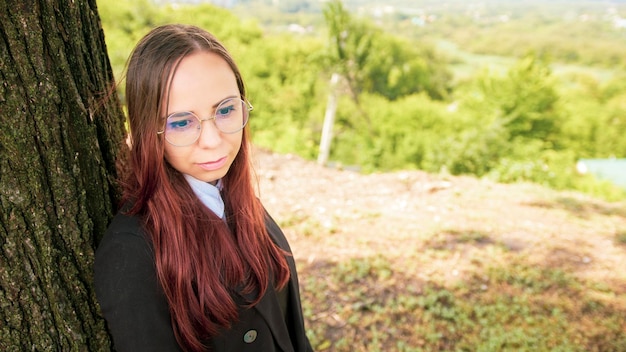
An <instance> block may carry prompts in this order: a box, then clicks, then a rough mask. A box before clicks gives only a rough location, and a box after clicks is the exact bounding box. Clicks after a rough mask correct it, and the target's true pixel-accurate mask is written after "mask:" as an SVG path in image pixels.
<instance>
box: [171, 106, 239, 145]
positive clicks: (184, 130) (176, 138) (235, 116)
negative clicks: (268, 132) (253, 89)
mask: <svg viewBox="0 0 626 352" xmlns="http://www.w3.org/2000/svg"><path fill="white" fill-rule="evenodd" d="M213 119H214V120H215V126H216V127H217V129H218V130H220V131H221V132H223V133H236V132H239V131H241V129H243V127H244V126H245V125H246V123H247V122H248V106H247V105H246V103H245V102H244V101H243V100H241V99H228V100H224V101H223V102H221V103H220V104H219V105H218V106H217V108H216V109H215V115H214V118H213ZM201 131H202V123H201V120H200V118H199V117H198V116H196V115H195V114H194V113H192V112H189V111H183V112H176V113H173V114H171V115H169V116H168V117H167V121H166V123H165V139H167V141H168V142H170V143H171V144H173V145H176V146H186V145H190V144H192V143H193V142H195V141H196V140H197V139H198V137H200V132H201Z"/></svg>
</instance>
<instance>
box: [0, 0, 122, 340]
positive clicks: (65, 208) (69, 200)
mask: <svg viewBox="0 0 626 352" xmlns="http://www.w3.org/2000/svg"><path fill="white" fill-rule="evenodd" d="M113 81H114V80H113V74H112V71H111V68H110V63H109V59H108V56H107V53H106V46H105V42H104V34H103V31H102V27H101V24H100V18H99V17H98V14H97V8H96V3H95V0H75V1H71V0H49V1H45V0H39V1H34V0H3V1H1V2H0V121H1V124H0V207H1V208H2V215H1V217H0V350H2V351H100V350H109V349H110V339H109V336H108V334H107V331H106V328H105V323H104V320H103V319H102V318H101V317H100V315H99V308H98V305H97V303H96V300H95V294H94V290H93V287H92V265H93V258H94V248H95V246H96V244H97V243H98V241H99V240H100V236H101V235H102V234H103V233H104V231H105V229H106V226H107V224H108V223H109V221H110V219H111V218H112V216H113V214H114V212H115V211H116V199H117V194H118V192H117V189H116V186H115V181H114V180H115V179H116V176H117V172H116V160H117V159H118V156H120V155H122V154H121V153H122V151H123V150H124V149H123V139H124V135H125V132H124V117H123V113H122V110H121V108H120V104H119V101H118V99H117V96H116V95H115V92H114V87H113Z"/></svg>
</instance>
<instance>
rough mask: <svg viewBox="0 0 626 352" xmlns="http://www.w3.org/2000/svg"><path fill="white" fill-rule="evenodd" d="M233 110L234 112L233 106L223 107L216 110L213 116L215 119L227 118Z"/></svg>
mask: <svg viewBox="0 0 626 352" xmlns="http://www.w3.org/2000/svg"><path fill="white" fill-rule="evenodd" d="M234 110H235V107H234V106H233V105H229V106H223V107H220V108H219V109H217V111H216V112H215V116H216V117H228V115H230V113H231V112H233V111H234Z"/></svg>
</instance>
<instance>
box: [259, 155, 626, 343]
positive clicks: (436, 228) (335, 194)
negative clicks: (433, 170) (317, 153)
mask: <svg viewBox="0 0 626 352" xmlns="http://www.w3.org/2000/svg"><path fill="white" fill-rule="evenodd" d="M255 160H256V165H255V168H256V171H257V175H258V178H259V186H260V196H261V199H262V201H263V203H264V204H265V206H266V208H267V209H268V211H269V212H270V214H272V216H273V217H274V218H275V219H276V220H277V222H278V223H279V224H280V225H281V226H282V228H283V230H284V231H285V234H286V235H287V237H288V238H289V240H290V243H291V246H292V249H293V254H294V256H295V258H296V260H297V262H298V264H299V269H300V281H301V282H303V287H302V290H303V295H304V298H305V300H309V302H308V303H307V302H305V306H306V307H305V308H306V309H308V310H310V311H309V312H308V313H307V314H308V324H309V325H310V326H311V325H312V329H313V330H314V331H315V333H312V334H313V335H314V339H315V340H316V341H317V342H316V343H317V348H318V349H325V348H330V349H331V350H342V349H341V348H337V343H340V342H341V341H342V340H341V339H343V338H345V336H346V334H353V335H355V336H366V335H365V334H363V335H361V333H363V331H360V332H359V329H365V330H368V329H371V327H366V326H360V325H359V323H358V322H350V317H353V319H357V320H358V319H362V316H361V315H358V317H357V318H354V317H355V315H354V314H357V313H355V312H353V311H352V310H351V309H349V310H350V312H347V311H346V309H347V308H345V307H346V306H345V304H351V305H353V304H357V303H356V301H358V300H361V299H362V300H365V301H368V300H369V301H370V302H371V301H372V300H373V301H377V300H381V299H384V298H383V297H382V296H389V295H395V294H397V293H393V292H389V290H404V291H405V293H407V292H409V293H411V294H412V295H416V296H419V295H420V294H423V293H424V287H426V286H428V285H437V287H440V288H446V287H450V288H453V287H458V285H459V283H461V284H464V285H465V286H469V287H471V286H472V285H476V284H477V283H479V285H478V286H480V290H479V291H481V292H489V290H491V289H495V290H498V289H502V287H503V286H502V283H496V282H495V281H497V280H496V279H494V278H493V277H492V276H490V275H491V274H490V273H492V272H493V268H502V267H504V268H505V269H503V270H505V271H507V274H506V275H507V277H508V278H512V279H511V280H516V277H519V276H520V275H528V272H529V271H528V270H532V269H531V268H540V269H541V270H543V271H541V273H545V272H550V273H554V272H558V273H563V275H567V277H571V278H572V280H576V282H583V283H585V284H584V285H585V287H596V286H597V287H602V289H597V290H595V291H594V292H588V290H587V289H586V288H585V287H584V288H582V289H581V291H580V292H579V294H584V295H585V296H586V297H587V295H591V296H589V297H594V298H593V299H594V300H595V299H598V300H600V301H601V302H605V303H606V304H607V305H608V306H609V307H610V308H611V309H612V310H614V311H615V310H616V313H615V314H618V315H620V314H621V316H622V317H623V316H624V314H626V270H624V269H623V268H626V202H621V203H607V202H604V201H600V200H596V199H593V198H590V197H587V196H585V195H581V194H577V193H571V192H556V191H553V190H550V189H547V188H543V187H540V186H537V185H532V184H514V185H505V184H498V183H493V182H490V181H486V180H478V179H475V178H471V177H451V176H449V177H444V176H439V175H433V174H427V173H424V172H420V171H405V172H394V173H380V174H370V175H363V174H359V173H355V172H351V171H342V170H336V169H329V168H324V167H320V166H318V165H317V164H315V163H312V162H309V161H305V160H303V159H301V158H299V157H296V156H289V155H278V154H273V153H269V152H265V151H261V150H256V151H255ZM346 263H348V264H346ZM350 263H351V264H350ZM513 263H516V264H513ZM519 268H525V269H523V272H518V271H520V270H522V269H519ZM538 270H539V269H538ZM333 273H334V274H337V275H339V277H338V278H335V279H332V278H330V277H329V275H333ZM351 275H352V276H351ZM370 276H373V278H371V277H370ZM393 278H395V279H394V280H395V281H394V280H392V279H393ZM535 279H537V280H542V278H541V275H539V276H537V277H535ZM389 280H392V281H389ZM507 280H509V279H507ZM331 281H332V282H331ZM399 281H403V282H402V283H400V282H399ZM408 282H410V284H407V283H408ZM507 282H508V281H507ZM385 285H387V286H386V287H385ZM492 286H493V287H492ZM569 289H570V288H569V287H564V288H563V290H562V292H559V291H558V290H557V291H556V292H552V293H551V295H552V296H562V295H565V296H567V295H568V293H567V290H569ZM318 290H322V291H326V292H323V293H322V294H321V295H320V292H314V291H318ZM347 290H365V291H362V292H361V291H360V292H361V295H360V296H358V297H356V296H355V297H352V298H349V299H348V298H345V296H342V293H345V292H346V291H347ZM542 292H543V291H542ZM496 293H497V292H496ZM496 293H494V294H496ZM546 294H547V293H546ZM342 297H344V298H342ZM329 299H330V300H332V299H335V300H339V301H341V300H344V302H339V303H341V304H337V302H335V303H334V304H331V303H329V302H324V300H329ZM481 299H482V298H481ZM572 304H574V303H572ZM381 309H383V310H384V309H386V308H384V307H383V308H381ZM390 309H391V308H390ZM403 309H404V308H403ZM581 309H582V308H581ZM405 310H406V309H405ZM581 312H582V310H581ZM358 314H362V313H358ZM407 314H408V313H407ZM410 314H417V313H416V312H415V311H414V312H413V313H410ZM410 314H409V315H410ZM420 314H421V313H420ZM577 314H578V313H577ZM580 314H583V313H580ZM402 319H409V321H412V320H411V319H414V318H411V317H404V316H403V318H402ZM600 319H601V318H600ZM618 320H619V319H618ZM413 323H415V324H418V323H416V322H413ZM594 324H596V325H597V322H596V323H594ZM383 325H384V324H383ZM329 326H330V327H334V330H333V329H329ZM381 329H383V330H381V331H383V332H384V328H381ZM564 329H565V328H564ZM567 329H569V327H568V328H567ZM576 329H580V330H583V331H584V330H585V329H586V328H585V327H576ZM616 329H617V330H616V331H617V333H618V334H621V336H620V338H621V339H622V340H620V341H622V342H623V343H626V338H625V337H624V336H625V335H626V323H624V322H622V325H621V327H616ZM333 331H335V332H334V333H333ZM337 331H342V332H341V333H340V334H339V333H337ZM350 331H352V332H350ZM368 331H369V330H368ZM393 331H395V332H393ZM393 331H391V332H388V334H392V335H393V334H398V333H399V332H398V331H396V330H393ZM401 331H403V330H401ZM620 331H621V332H620ZM378 333H379V335H377V336H378V337H377V339H378V340H377V341H379V345H377V346H378V348H380V349H382V350H399V349H398V347H397V346H394V347H390V345H389V343H392V342H391V341H396V340H397V337H398V336H396V337H393V336H392V335H390V336H387V338H381V336H383V337H384V336H386V335H385V334H384V333H381V332H380V331H379V332H378ZM405 333H406V334H407V336H406V338H407V341H409V342H410V343H412V344H413V345H414V346H422V347H424V346H426V347H428V346H431V347H432V345H428V344H427V343H426V342H424V341H422V342H420V341H412V340H411V339H412V338H413V337H411V336H412V335H414V333H412V332H407V331H405ZM316 334H317V335H316ZM320 334H323V335H325V336H319V335H320ZM333 334H337V335H333ZM380 334H382V335H380ZM584 334H585V333H584V332H583V335H584ZM602 334H606V332H603V333H602ZM590 338H591V337H590ZM606 338H607V339H612V340H613V341H614V340H615V336H613V337H610V336H608V337H606ZM385 341H387V342H385ZM622 342H620V343H622ZM580 343H581V345H584V344H585V343H586V342H584V341H583V342H580ZM587 343H590V342H587ZM594 343H598V342H597V341H596V342H594ZM437 346H439V347H438V348H440V349H441V350H444V349H448V348H453V347H454V346H456V347H458V345H437ZM474 346H475V345H474ZM350 348H354V346H352V347H350ZM350 348H348V349H345V350H351V349H350ZM434 349H436V348H434ZM352 350H363V351H365V350H372V348H371V346H370V347H368V345H367V343H364V344H363V346H361V347H357V348H354V349H352ZM407 350H410V349H407ZM427 350H428V349H427ZM430 350H433V348H430ZM595 350H611V348H604V349H603V348H599V349H595Z"/></svg>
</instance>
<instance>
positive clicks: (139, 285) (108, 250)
mask: <svg viewBox="0 0 626 352" xmlns="http://www.w3.org/2000/svg"><path fill="white" fill-rule="evenodd" d="M266 227H267V230H268V232H269V234H270V236H271V238H272V239H273V240H274V242H275V243H276V244H277V245H278V246H279V247H281V248H282V249H284V250H286V251H288V252H291V249H290V247H289V244H288V242H287V239H286V238H285V236H284V234H283V232H282V231H281V230H280V228H279V227H278V225H277V224H276V222H274V220H273V219H272V218H271V217H270V216H269V215H268V216H267V220H266ZM287 262H288V264H289V269H290V271H291V278H290V280H289V283H288V284H287V287H286V289H287V290H288V293H287V297H288V302H287V316H286V317H285V316H283V314H282V311H281V309H280V305H279V301H278V297H277V293H276V291H275V290H274V289H273V288H272V287H271V286H270V287H269V288H268V289H267V292H266V293H265V295H264V296H263V298H262V299H261V300H260V301H259V303H258V304H257V305H256V306H255V307H254V308H250V309H244V308H241V309H240V310H239V321H237V322H235V323H233V326H232V327H231V329H229V330H227V331H223V332H222V333H221V334H220V335H219V336H217V337H215V338H213V339H212V340H211V341H209V345H210V346H211V349H212V351H217V352H219V351H255V352H257V351H262V352H271V351H285V352H290V351H294V352H298V351H313V349H312V348H311V345H310V343H309V340H308V338H307V337H306V334H305V329H304V319H303V316H302V308H301V303H300V293H299V286H298V277H297V274H296V267H295V262H294V260H293V257H291V256H288V257H287ZM94 277H95V289H96V295H97V298H98V301H99V303H100V308H101V312H102V315H103V316H104V318H105V319H106V321H107V325H108V328H109V330H110V333H111V335H112V336H113V344H114V348H115V349H116V350H117V351H120V352H124V351H132V352H135V351H142V352H143V351H164V352H165V351H167V352H170V351H181V348H180V346H179V345H178V343H177V342H176V338H175V337H174V331H173V329H172V325H171V320H170V313H169V307H168V304H167V300H166V298H165V296H164V294H163V291H162V289H161V286H160V284H159V283H158V280H157V278H156V272H155V268H154V254H153V252H152V246H151V245H150V243H149V241H148V240H146V237H145V235H144V231H143V229H142V226H141V223H140V221H139V219H138V218H137V217H131V216H127V215H123V214H118V215H117V216H116V217H115V218H114V219H113V222H112V223H111V225H110V226H109V228H108V230H107V232H106V234H105V236H104V238H103V239H102V242H101V243H100V245H99V246H98V249H97V251H96V260H95V266H94Z"/></svg>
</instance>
